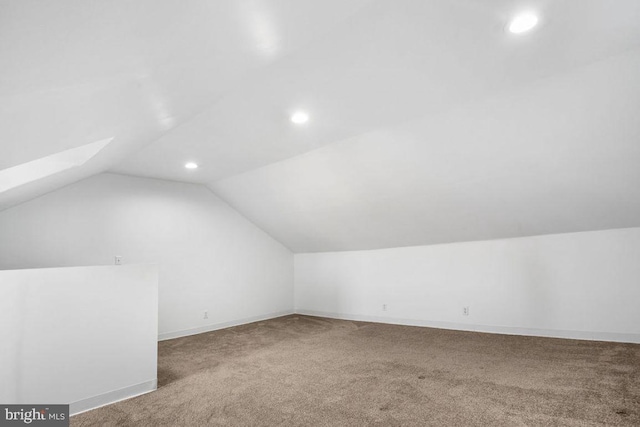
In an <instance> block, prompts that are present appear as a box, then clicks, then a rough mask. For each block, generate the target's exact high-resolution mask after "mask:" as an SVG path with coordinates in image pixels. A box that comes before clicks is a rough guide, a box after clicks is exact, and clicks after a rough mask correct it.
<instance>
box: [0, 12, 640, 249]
mask: <svg viewBox="0 0 640 427" xmlns="http://www.w3.org/2000/svg"><path fill="white" fill-rule="evenodd" d="M523 10H533V11H536V12H537V13H538V14H539V15H540V25H539V27H538V28H536V29H535V30H534V31H532V32H531V33H527V34H522V35H518V36H515V35H513V34H510V33H508V32H506V31H505V25H506V24H507V22H508V21H509V19H510V18H511V17H512V16H514V15H515V14H516V13H518V12H521V11H523ZM638 22H640V2H638V1H636V0H617V1H616V2H611V1H609V0H573V1H512V0H494V1H483V2H479V1H476V0H441V1H428V2H427V1H420V0H400V1H393V2H391V1H384V0H372V1H365V0H346V1H345V0H340V1H337V0H336V1H321V2H319V1H315V0H304V1H302V0H291V1H275V0H273V1H268V0H263V1H258V0H254V1H250V0H247V1H241V2H239V1H234V0H229V1H217V2H210V1H204V0H202V1H180V2H178V1H137V2H128V1H111V2H86V1H80V0H78V1H69V0H62V1H58V2H31V1H24V0H15V1H6V2H2V3H0V59H2V62H3V67H1V68H0V97H1V98H0V121H1V122H2V126H0V149H1V150H2V155H1V156H0V169H5V168H9V167H13V166H16V165H19V164H22V163H25V162H29V161H32V160H35V159H37V158H41V157H45V156H48V155H51V154H54V153H56V152H60V151H64V150H68V149H70V148H73V147H76V146H80V145H84V144H88V143H91V142H93V141H96V140H102V139H105V138H113V140H112V142H111V144H109V146H108V147H107V148H105V150H103V152H101V153H99V154H98V155H97V156H95V158H93V159H92V160H91V161H89V162H87V163H86V164H84V165H83V166H80V167H78V168H74V169H73V170H70V171H66V172H62V173H59V174H56V175H54V176H51V177H49V178H46V179H42V180H40V181H38V182H34V183H31V184H28V185H25V186H23V187H20V188H16V189H13V190H10V191H7V192H4V193H0V209H2V208H6V207H8V206H12V205H13V204H15V203H19V202H21V201H23V200H27V199H28V198H31V197H35V196H37V195H39V194H42V193H44V192H47V191H51V190H53V189H55V188H58V187H60V186H62V185H65V184H68V183H70V182H73V181H76V180H78V179H82V178H84V177H87V176H90V175H92V174H95V173H99V172H102V171H105V170H110V171H113V172H119V173H125V174H132V175H142V176H149V177H155V178H162V179H171V180H179V181H187V182H195V183H203V184H207V185H208V186H209V187H210V188H211V189H212V190H213V191H214V192H216V193H217V194H219V195H220V196H221V197H223V198H225V199H226V200H227V201H228V202H229V203H230V204H231V205H232V206H234V207H236V208H237V209H238V210H239V211H241V212H242V213H243V214H244V215H246V216H247V217H248V218H250V219H251V220H253V221H254V222H255V223H256V224H258V225H259V226H261V227H262V228H264V229H265V230H266V231H267V232H269V233H270V234H271V235H273V236H274V237H276V238H277V239H279V240H280V241H282V242H283V243H284V244H285V245H287V246H289V247H290V248H291V249H292V250H294V251H296V252H308V251H325V250H347V249H371V248H381V247H392V246H405V245H417V244H430V243H443V242H452V241H463V240H478V239H492V238H503V237H515V236H524V235H534V234H545V233H558V232H569V231H581V230H592V229H603V228H616V227H630V226H639V225H640V190H638V188H639V187H640V185H638V183H640V173H639V172H638V170H640V125H639V124H638V122H640V121H639V120H637V117H636V116H637V115H638V112H640V83H639V82H638V79H637V77H636V76H637V75H640V25H638ZM298 109H302V110H305V111H307V112H308V113H309V114H310V117H311V119H310V121H309V122H308V123H307V124H305V125H303V126H296V125H293V124H292V123H291V122H290V121H289V116H290V114H291V113H292V112H293V111H296V110H298ZM187 161H195V162H197V163H198V164H200V167H199V168H198V169H196V170H186V169H185V168H184V163H185V162H187Z"/></svg>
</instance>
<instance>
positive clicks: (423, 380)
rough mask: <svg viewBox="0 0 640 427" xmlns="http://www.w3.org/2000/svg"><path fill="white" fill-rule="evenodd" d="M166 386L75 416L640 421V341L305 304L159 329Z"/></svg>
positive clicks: (393, 422)
mask: <svg viewBox="0 0 640 427" xmlns="http://www.w3.org/2000/svg"><path fill="white" fill-rule="evenodd" d="M158 363H159V372H158V380H159V388H158V390H157V391H155V392H153V393H149V394H146V395H143V396H140V397H137V398H134V399H130V400H126V401H123V402H119V403H116V404H113V405H110V406H106V407H103V408H99V409H95V410H93V411H89V412H86V413H83V414H79V415H77V416H75V417H72V418H71V426H74V427H80V426H145V427H146V426H149V427H151V426H207V425H224V426H374V425H380V426H401V425H402V426H601V425H607V426H609V425H611V426H613V425H622V426H632V425H633V426H638V425H640V345H634V344H619V343H605V342H595V341H576V340H564V339H553V338H536V337H522V336H508V335H495V334H483V333H474V332H460V331H449V330H442V329H431V328H420V327H411V326H395V325H385V324H378V323H365V322H352V321H343V320H332V319H324V318H318V317H309V316H300V315H292V316H286V317H281V318H278V319H272V320H267V321H263V322H258V323H253V324H249V325H244V326H238V327H234V328H229V329H225V330H220V331H215V332H209V333H206V334H200V335H195V336H190V337H184V338H178V339H174V340H169V341H163V342H160V343H159V360H158Z"/></svg>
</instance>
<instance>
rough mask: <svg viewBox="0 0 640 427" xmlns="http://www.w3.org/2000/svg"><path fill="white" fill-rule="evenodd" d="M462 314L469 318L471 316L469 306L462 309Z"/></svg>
mask: <svg viewBox="0 0 640 427" xmlns="http://www.w3.org/2000/svg"><path fill="white" fill-rule="evenodd" d="M462 314H463V315H464V316H468V315H469V306H466V307H462Z"/></svg>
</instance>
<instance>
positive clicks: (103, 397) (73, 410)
mask: <svg viewBox="0 0 640 427" xmlns="http://www.w3.org/2000/svg"><path fill="white" fill-rule="evenodd" d="M157 388H158V380H157V379H154V380H150V381H145V382H143V383H140V384H135V385H132V386H129V387H124V388H121V389H118V390H113V391H108V392H106V393H103V394H99V395H97V396H92V397H88V398H86V399H82V400H78V401H76V402H71V403H70V404H69V414H70V415H78V414H81V413H82V412H86V411H90V410H92V409H97V408H100V407H102V406H106V405H111V404H112V403H116V402H120V401H121V400H126V399H131V398H132V397H136V396H140V395H142V394H146V393H149V392H152V391H155V390H156V389H157Z"/></svg>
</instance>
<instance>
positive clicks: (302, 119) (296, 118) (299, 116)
mask: <svg viewBox="0 0 640 427" xmlns="http://www.w3.org/2000/svg"><path fill="white" fill-rule="evenodd" d="M291 121H292V122H293V123H295V124H297V125H301V124H303V123H307V122H308V121H309V114H307V113H305V112H304V111H297V112H295V113H293V114H292V115H291Z"/></svg>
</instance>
